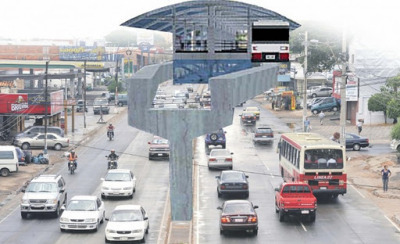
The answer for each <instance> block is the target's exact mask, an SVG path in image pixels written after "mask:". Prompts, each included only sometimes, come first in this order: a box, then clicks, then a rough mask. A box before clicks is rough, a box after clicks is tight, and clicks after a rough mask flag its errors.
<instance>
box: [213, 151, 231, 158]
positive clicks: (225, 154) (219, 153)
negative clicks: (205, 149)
mask: <svg viewBox="0 0 400 244" xmlns="http://www.w3.org/2000/svg"><path fill="white" fill-rule="evenodd" d="M229 155H230V154H229V152H228V151H226V150H212V151H211V153H210V156H214V157H215V156H229Z"/></svg>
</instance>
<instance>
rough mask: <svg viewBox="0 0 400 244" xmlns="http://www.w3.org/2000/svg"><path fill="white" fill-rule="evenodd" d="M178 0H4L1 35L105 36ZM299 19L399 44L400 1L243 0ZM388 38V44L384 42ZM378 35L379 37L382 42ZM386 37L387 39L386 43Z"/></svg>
mask: <svg viewBox="0 0 400 244" xmlns="http://www.w3.org/2000/svg"><path fill="white" fill-rule="evenodd" d="M180 2H183V1H177V0H145V1H140V0H113V1H105V0H68V1H67V0H2V1H1V4H0V6H1V9H2V10H3V11H2V14H1V15H0V23H1V24H0V37H2V38H13V39H15V38H16V39H32V38H50V39H76V38H80V39H82V38H93V39H94V38H102V37H104V36H105V35H107V34H108V33H110V32H111V31H113V30H116V29H120V28H127V27H120V24H121V23H123V22H125V21H126V20H129V19H131V18H133V17H136V16H138V15H140V14H143V13H145V12H148V11H151V10H154V9H157V8H160V7H164V6H167V5H171V4H175V3H180ZM241 2H245V3H249V4H253V5H257V6H260V7H263V8H266V9H269V10H272V11H275V12H277V13H279V14H281V15H284V16H286V17H287V18H289V19H292V20H294V21H296V22H298V23H300V24H301V23H302V21H310V20H311V21H316V22H319V23H326V24H327V26H329V25H334V26H341V27H346V29H347V32H351V33H357V34H359V35H361V36H365V40H368V41H371V42H374V41H375V43H376V42H377V43H380V44H381V45H382V46H386V47H387V45H391V44H396V43H397V45H398V46H400V45H399V43H400V34H398V33H397V32H399V31H398V25H399V23H400V14H399V9H400V1H398V0H380V1H377V0H334V1H333V0H332V1H327V0H275V1H271V0H243V1H241ZM382 39H385V44H382V43H381V41H382ZM378 40H379V42H378ZM386 42H387V43H386Z"/></svg>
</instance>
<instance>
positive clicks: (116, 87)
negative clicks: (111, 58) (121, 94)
mask: <svg viewBox="0 0 400 244" xmlns="http://www.w3.org/2000/svg"><path fill="white" fill-rule="evenodd" d="M118 61H119V58H118V55H117V67H116V68H115V99H114V102H115V106H117V104H118V71H119V68H118Z"/></svg>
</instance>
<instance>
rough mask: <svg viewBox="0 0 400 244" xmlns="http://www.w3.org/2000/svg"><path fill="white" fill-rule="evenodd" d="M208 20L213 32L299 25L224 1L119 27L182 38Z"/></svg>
mask: <svg viewBox="0 0 400 244" xmlns="http://www.w3.org/2000/svg"><path fill="white" fill-rule="evenodd" d="M210 18H213V19H215V23H216V27H217V29H218V28H220V29H224V30H229V31H231V32H232V33H234V32H236V31H237V30H243V29H247V27H248V25H249V24H251V23H252V22H254V21H258V20H281V21H287V22H289V25H290V29H291V30H294V29H296V28H298V27H300V25H299V24H298V23H296V22H294V21H292V20H290V19H288V18H286V17H285V16H282V15H280V14H278V13H276V12H274V11H271V10H268V9H265V8H262V7H259V6H256V5H251V4H247V3H242V2H235V1H226V0H204V1H203V0H199V1H187V2H182V3H178V4H173V5H169V6H166V7H162V8H159V9H156V10H153V11H149V12H147V13H144V14H142V15H139V16H137V17H134V18H132V19H130V20H128V21H126V22H124V23H122V24H121V25H122V26H127V27H135V28H142V29H148V30H155V31H163V32H171V33H175V34H176V35H183V34H184V33H185V32H188V31H193V30H200V29H201V28H207V27H208V26H209V24H210Z"/></svg>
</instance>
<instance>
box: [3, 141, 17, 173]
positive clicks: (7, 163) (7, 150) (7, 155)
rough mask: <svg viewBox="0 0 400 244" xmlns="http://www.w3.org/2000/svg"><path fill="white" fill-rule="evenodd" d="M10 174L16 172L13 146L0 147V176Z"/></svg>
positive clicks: (15, 154) (15, 155)
mask: <svg viewBox="0 0 400 244" xmlns="http://www.w3.org/2000/svg"><path fill="white" fill-rule="evenodd" d="M11 172H18V154H17V150H16V149H15V147H14V146H0V174H1V176H3V177H6V176H9V175H10V173H11Z"/></svg>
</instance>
